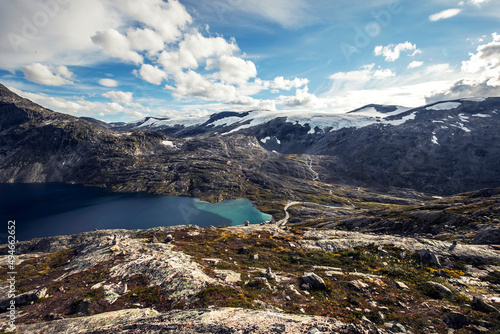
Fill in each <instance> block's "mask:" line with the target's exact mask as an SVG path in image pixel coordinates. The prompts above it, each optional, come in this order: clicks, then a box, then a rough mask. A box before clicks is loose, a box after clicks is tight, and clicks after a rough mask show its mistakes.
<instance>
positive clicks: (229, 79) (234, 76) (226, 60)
mask: <svg viewBox="0 0 500 334" xmlns="http://www.w3.org/2000/svg"><path fill="white" fill-rule="evenodd" d="M256 76H257V68H256V67H255V64H254V63H253V62H251V61H250V60H244V59H241V58H238V57H234V56H222V57H221V59H220V78H221V80H222V81H223V82H225V83H228V84H243V83H245V82H247V81H248V80H249V79H250V78H254V77H256Z"/></svg>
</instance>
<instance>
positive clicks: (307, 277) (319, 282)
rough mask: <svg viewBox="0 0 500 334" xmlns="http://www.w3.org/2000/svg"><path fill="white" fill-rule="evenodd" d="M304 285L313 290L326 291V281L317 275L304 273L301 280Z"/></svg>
mask: <svg viewBox="0 0 500 334" xmlns="http://www.w3.org/2000/svg"><path fill="white" fill-rule="evenodd" d="M300 280H301V281H302V283H303V284H308V285H309V286H310V287H311V290H324V289H326V284H325V281H324V280H323V279H322V278H321V277H319V276H318V275H316V274H315V273H304V276H302V277H301V278H300Z"/></svg>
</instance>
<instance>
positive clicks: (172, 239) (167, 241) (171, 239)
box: [164, 234, 174, 244]
mask: <svg viewBox="0 0 500 334" xmlns="http://www.w3.org/2000/svg"><path fill="white" fill-rule="evenodd" d="M172 241H174V237H173V236H172V235H171V234H169V235H167V236H166V238H165V240H164V242H165V243H166V244H168V243H171V242H172Z"/></svg>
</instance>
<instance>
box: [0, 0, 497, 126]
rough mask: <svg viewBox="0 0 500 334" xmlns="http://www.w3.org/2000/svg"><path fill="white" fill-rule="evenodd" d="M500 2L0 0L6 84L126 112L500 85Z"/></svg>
mask: <svg viewBox="0 0 500 334" xmlns="http://www.w3.org/2000/svg"><path fill="white" fill-rule="evenodd" d="M499 23H500V1H499V0H463V1H460V0H425V1H422V0H419V1H417V0H364V1H353V0H309V1H307V0H272V1H270V0H210V1H208V0H207V1H201V0H168V1H167V0H140V1H139V0H36V1H35V0H0V83H2V84H4V85H5V86H7V87H8V88H9V89H11V90H13V91H14V92H16V93H17V94H19V95H21V96H23V97H26V98H29V99H31V100H32V101H34V102H36V103H39V104H41V105H43V106H44V107H47V108H50V109H52V110H55V111H59V112H64V113H68V114H71V115H75V116H87V117H94V118H97V119H100V120H104V121H107V122H122V121H125V122H128V121H133V120H138V119H141V118H143V117H147V116H154V117H164V118H183V117H200V116H207V115H209V114H212V113H215V112H220V111H225V110H235V111H246V110H255V109H264V110H271V111H274V110H277V111H280V112H283V111H286V112H290V113H300V112H303V111H306V110H307V111H317V112H318V113H345V112H348V111H350V110H353V109H356V108H359V107H362V106H364V105H367V104H372V103H375V104H386V105H400V106H405V107H417V106H422V105H425V104H427V103H431V102H436V101H442V100H450V99H457V98H465V97H482V96H500V24H499Z"/></svg>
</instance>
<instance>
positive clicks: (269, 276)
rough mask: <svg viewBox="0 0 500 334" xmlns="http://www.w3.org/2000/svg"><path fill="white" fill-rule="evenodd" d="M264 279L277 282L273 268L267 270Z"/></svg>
mask: <svg viewBox="0 0 500 334" xmlns="http://www.w3.org/2000/svg"><path fill="white" fill-rule="evenodd" d="M264 277H265V278H267V279H272V280H276V274H275V273H273V272H272V271H271V268H269V267H268V268H267V270H266V273H265V275H264Z"/></svg>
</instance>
